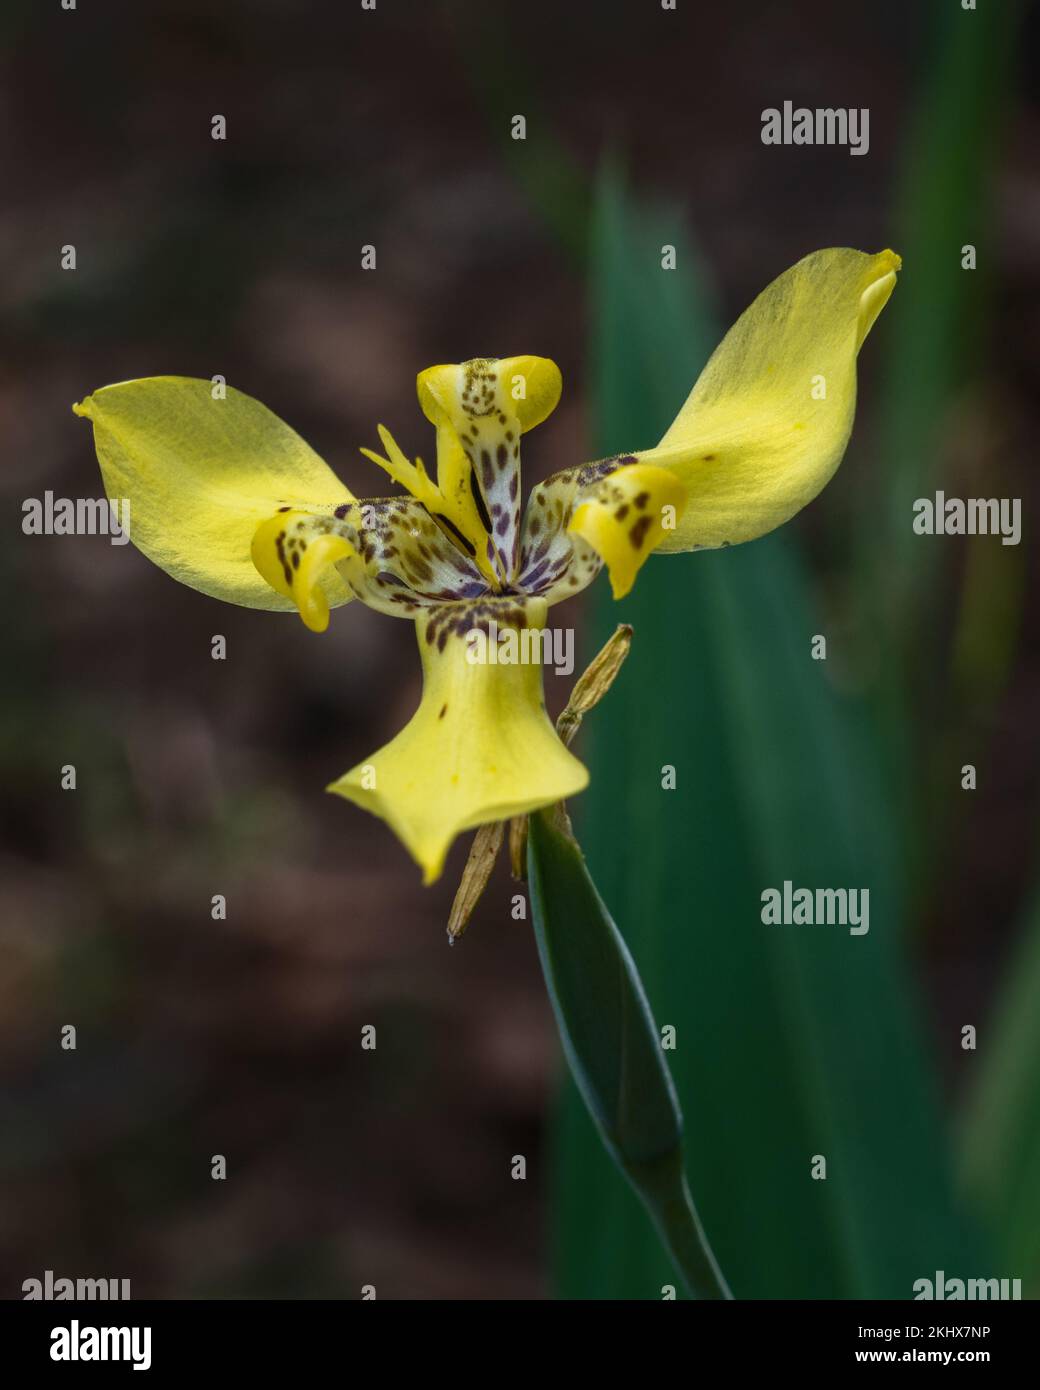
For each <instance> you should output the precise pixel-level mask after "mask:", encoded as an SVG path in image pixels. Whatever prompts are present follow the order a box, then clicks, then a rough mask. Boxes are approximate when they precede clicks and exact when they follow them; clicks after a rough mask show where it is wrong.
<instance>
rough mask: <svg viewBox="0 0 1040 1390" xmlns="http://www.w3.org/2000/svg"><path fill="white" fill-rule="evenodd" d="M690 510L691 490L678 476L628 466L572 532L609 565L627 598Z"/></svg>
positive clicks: (583, 510) (599, 491)
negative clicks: (649, 559) (688, 495)
mask: <svg viewBox="0 0 1040 1390" xmlns="http://www.w3.org/2000/svg"><path fill="white" fill-rule="evenodd" d="M685 506H686V489H685V488H684V487H683V485H682V483H681V482H680V481H679V479H678V478H677V477H676V475H675V474H674V473H672V472H670V471H669V470H668V469H666V468H656V467H654V466H653V465H652V464H648V463H633V464H628V465H626V466H625V467H622V468H619V469H617V471H616V472H614V473H611V474H609V475H608V476H607V477H606V478H604V479H603V481H602V482H600V483H598V484H596V486H595V489H594V491H593V493H592V496H591V497H590V498H588V500H586V501H582V502H580V503H579V504H578V506H577V507H576V508H575V511H574V515H573V517H572V518H571V523H570V525H569V526H568V528H567V530H568V532H573V533H575V534H577V535H579V536H581V537H582V539H583V540H584V541H585V542H586V543H587V544H588V545H590V546H591V547H592V549H593V550H594V551H595V552H596V554H597V555H598V556H599V557H600V559H602V561H603V562H604V564H605V565H606V566H607V569H608V571H609V573H610V586H611V588H612V589H613V591H614V597H615V598H624V596H625V595H626V594H627V593H628V591H629V590H630V589H631V587H632V585H633V584H634V583H635V578H636V575H637V574H638V572H639V569H640V566H641V565H643V564H644V563H645V561H646V558H647V556H648V555H650V554H651V552H652V551H653V550H654V549H656V547H657V546H658V545H660V543H661V541H662V540H663V539H664V538H665V537H667V536H671V535H673V534H674V533H675V529H676V526H677V525H678V523H679V521H680V518H681V517H682V514H683V510H684V508H685Z"/></svg>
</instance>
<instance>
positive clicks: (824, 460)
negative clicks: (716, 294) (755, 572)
mask: <svg viewBox="0 0 1040 1390" xmlns="http://www.w3.org/2000/svg"><path fill="white" fill-rule="evenodd" d="M900 264H901V263H900V259H899V257H898V256H897V255H896V254H895V253H894V252H893V251H882V252H880V253H879V254H877V255H874V256H871V255H866V254H865V253H864V252H862V251H852V250H849V249H846V248H837V249H831V250H826V251H816V252H814V253H813V254H812V255H811V256H806V257H805V259H804V260H801V261H799V262H798V263H797V265H794V266H792V267H791V269H790V270H787V271H785V272H784V274H783V275H781V276H780V277H779V279H777V280H774V281H773V283H772V284H771V285H770V286H768V288H767V289H766V290H764V291H763V293H762V294H760V295H759V297H758V298H757V299H756V300H755V302H754V303H753V304H752V305H751V307H750V308H749V309H747V310H746V311H745V313H744V314H742V315H741V317H740V318H739V319H738V320H737V322H736V323H735V324H734V326H733V327H732V328H731V329H730V331H729V333H727V334H726V337H725V338H724V339H723V340H722V343H721V344H720V346H719V347H718V348H717V349H716V351H715V353H714V354H713V356H712V358H711V360H710V361H709V362H708V365H707V366H706V367H705V369H704V371H703V373H702V374H701V377H700V379H699V380H698V382H697V384H696V385H695V386H694V388H693V390H692V392H691V393H690V395H689V397H688V399H687V401H686V404H685V405H684V406H683V408H682V410H681V411H680V412H679V415H678V417H677V418H676V420H675V422H674V424H673V425H672V426H671V428H670V429H669V430H668V433H667V434H666V435H665V436H664V438H663V439H662V440H661V443H660V445H659V446H658V447H657V448H656V449H651V450H649V451H647V452H641V453H640V454H639V458H640V461H641V462H647V463H656V464H659V465H660V466H662V467H664V468H668V469H671V470H673V471H674V472H675V473H676V474H677V475H678V476H679V478H680V479H681V480H682V482H683V484H684V486H685V489H686V493H687V497H688V502H689V505H688V506H687V508H686V514H685V516H684V518H683V520H682V521H681V522H680V524H679V526H678V527H677V528H676V530H675V531H674V532H671V533H670V534H669V535H667V536H665V537H664V538H663V539H662V541H661V545H660V547H659V549H660V550H662V551H676V550H692V549H695V548H697V547H700V546H721V545H735V544H737V543H738V542H740V541H748V540H753V539H754V538H755V537H756V536H762V535H764V534H765V533H766V532H767V531H772V530H773V529H774V527H777V526H780V525H781V524H782V523H783V522H785V521H788V520H789V519H790V518H791V517H792V516H794V515H795V513H796V512H798V511H800V510H801V508H802V507H804V506H805V505H806V503H807V502H810V501H811V500H812V499H813V498H814V497H815V496H816V494H817V493H818V492H819V491H820V490H821V489H822V488H823V487H824V485H825V484H826V483H827V482H828V481H829V480H830V478H831V477H832V476H833V474H834V472H835V470H836V469H837V467H838V465H839V463H840V462H841V459H842V455H843V454H844V452H845V446H846V444H847V443H848V439H849V435H850V433H851V431H852V421H853V415H854V413H855V407H856V354H857V353H858V352H859V349H860V347H861V346H862V344H863V340H864V339H865V338H866V336H867V334H868V333H869V331H870V329H871V327H872V325H873V323H874V321H875V319H876V318H877V316H878V314H879V313H880V312H881V310H882V309H883V308H884V306H885V304H886V302H887V300H888V297H889V295H890V294H891V293H892V290H893V288H894V286H895V282H896V272H897V271H898V270H899V268H900Z"/></svg>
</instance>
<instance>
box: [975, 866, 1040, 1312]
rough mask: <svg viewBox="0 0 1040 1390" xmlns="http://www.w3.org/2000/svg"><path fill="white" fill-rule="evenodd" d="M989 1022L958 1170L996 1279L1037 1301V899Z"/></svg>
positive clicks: (1039, 1119) (981, 1039) (1039, 1123)
mask: <svg viewBox="0 0 1040 1390" xmlns="http://www.w3.org/2000/svg"><path fill="white" fill-rule="evenodd" d="M1025 928H1026V929H1025V932H1024V934H1023V938H1022V942H1021V945H1020V947H1019V949H1018V952H1017V955H1016V958H1015V959H1014V960H1013V962H1012V965H1011V967H1010V969H1009V970H1008V974H1007V981H1006V984H1005V985H1004V988H1003V990H1002V991H1001V994H1000V996H999V997H998V1000H997V1003H996V1006H995V1008H994V1010H993V1014H992V1018H991V1020H989V1021H987V1023H986V1024H984V1025H983V1027H982V1028H980V1030H979V1037H978V1039H977V1041H978V1044H979V1047H978V1052H977V1053H976V1054H975V1056H977V1058H978V1065H979V1075H978V1078H977V1080H976V1083H975V1085H974V1087H973V1088H972V1090H971V1092H970V1094H969V1097H968V1103H967V1105H966V1106H965V1111H964V1120H963V1129H962V1135H961V1138H962V1155H961V1156H962V1170H963V1175H964V1179H965V1183H966V1186H967V1188H968V1191H969V1192H970V1194H971V1196H972V1198H973V1199H974V1200H975V1201H976V1202H977V1203H978V1206H979V1209H980V1211H981V1212H982V1213H983V1214H984V1216H985V1217H986V1219H987V1221H988V1222H989V1224H990V1225H991V1227H992V1229H993V1230H994V1232H995V1242H996V1248H997V1254H998V1258H999V1268H1000V1270H1001V1272H1002V1276H1003V1277H1007V1278H1016V1279H1021V1280H1022V1283H1023V1285H1024V1287H1025V1293H1026V1297H1027V1298H1035V1297H1037V1296H1038V1294H1040V1245H1038V1243H1037V1238H1036V1233H1037V1230H1038V1229H1040V1006H1038V1003H1037V1001H1038V1000H1040V893H1037V894H1036V895H1035V896H1034V899H1033V902H1032V904H1031V906H1030V909H1029V911H1028V913H1027V916H1026V923H1025Z"/></svg>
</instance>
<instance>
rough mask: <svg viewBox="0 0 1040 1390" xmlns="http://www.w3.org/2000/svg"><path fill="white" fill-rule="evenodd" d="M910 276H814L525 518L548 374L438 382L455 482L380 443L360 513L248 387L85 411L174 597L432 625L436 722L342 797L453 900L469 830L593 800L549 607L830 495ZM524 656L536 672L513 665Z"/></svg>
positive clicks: (114, 488) (171, 380) (311, 617)
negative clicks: (661, 418) (196, 593)
mask: <svg viewBox="0 0 1040 1390" xmlns="http://www.w3.org/2000/svg"><path fill="white" fill-rule="evenodd" d="M899 265H900V262H899V257H898V256H896V255H895V254H894V253H893V252H891V251H882V252H881V253H880V254H878V255H875V256H870V255H865V254H864V253H862V252H860V251H852V250H847V249H832V250H826V251H817V252H815V253H814V254H813V255H810V256H807V257H806V258H805V259H804V260H802V261H799V262H798V264H797V265H795V266H793V267H792V268H791V269H790V270H788V271H786V272H785V273H784V274H783V275H781V276H780V277H779V279H777V280H775V281H774V282H773V283H772V284H771V285H770V286H769V287H768V288H767V289H766V290H765V291H764V292H763V293H762V294H761V295H759V297H758V298H757V299H756V300H755V302H754V303H753V304H752V305H751V307H750V308H749V309H748V310H747V311H746V312H745V313H744V314H743V315H742V316H741V318H740V319H738V321H737V323H736V324H735V325H734V327H733V328H732V329H731V330H730V331H729V333H728V334H727V335H726V337H725V338H724V339H723V341H722V343H721V345H720V346H719V348H718V349H717V350H716V352H715V353H714V355H713V356H712V358H711V360H710V361H709V362H708V365H707V366H706V367H705V369H704V371H703V373H702V374H701V377H700V379H699V380H698V382H697V384H696V385H695V386H694V388H693V390H692V392H691V393H690V396H689V398H688V399H687V401H686V403H685V405H684V406H683V407H682V409H681V410H680V412H679V414H678V416H677V417H676V419H675V422H674V423H673V424H672V426H671V428H670V429H669V430H668V431H667V433H666V434H665V436H664V438H663V439H662V440H661V441H660V443H659V444H658V445H657V446H656V447H655V448H651V449H646V450H640V451H638V452H634V453H626V454H619V455H617V456H616V457H614V458H609V459H602V460H600V461H598V462H596V463H588V464H583V465H580V466H578V467H574V468H568V469H565V470H563V471H562V472H559V473H556V474H554V475H553V476H552V477H550V478H549V479H548V480H547V481H546V482H544V483H540V484H539V485H538V486H537V487H535V488H534V489H533V491H532V493H531V496H530V499H529V501H528V505H527V508H526V511H525V512H524V513H523V514H521V494H520V440H521V436H522V435H523V434H524V433H526V432H527V431H528V430H531V429H533V428H534V427H535V426H536V425H538V424H540V423H541V421H542V420H544V419H545V418H546V416H548V415H549V414H550V413H551V411H552V410H553V409H554V408H555V406H556V403H557V401H558V400H559V396H560V390H561V379H560V373H559V370H558V368H557V367H556V365H555V364H554V363H553V362H550V361H548V360H547V359H546V358H542V357H511V358H506V359H500V360H493V359H485V358H478V359H476V360H474V361H471V362H464V363H462V364H460V365H456V366H439V367H431V368H429V369H428V370H427V371H424V372H422V373H421V374H420V376H419V378H418V391H419V403H420V405H421V407H422V410H423V413H424V414H425V415H426V417H427V419H428V420H429V421H430V422H431V423H432V424H433V425H434V427H435V429H436V436H437V468H436V477H432V476H431V475H430V474H428V473H427V472H426V470H425V468H424V467H423V464H422V462H421V460H419V459H417V460H416V461H415V463H414V464H413V463H411V462H410V461H409V460H408V459H407V458H406V457H405V456H404V454H403V453H402V452H401V450H400V449H399V448H398V447H397V445H396V444H395V442H394V440H393V439H392V438H391V436H390V434H389V433H388V431H386V430H385V429H383V428H382V427H380V429H379V435H380V439H381V440H382V443H383V448H384V450H385V454H383V455H380V454H377V453H374V452H372V451H370V450H363V451H362V452H363V453H365V454H366V456H367V457H368V458H370V459H372V460H373V461H374V462H375V463H377V464H379V465H380V467H382V468H383V469H384V470H385V471H386V472H387V473H388V474H389V475H390V477H391V478H392V479H393V481H394V482H395V483H397V484H399V485H400V486H401V487H402V488H403V489H404V490H405V494H404V495H399V496H396V497H392V498H381V499H376V500H362V501H359V500H357V499H356V498H354V496H353V495H352V494H351V493H350V492H349V491H348V490H347V489H346V488H345V487H344V486H343V484H342V483H341V482H340V481H339V480H338V479H337V478H336V476H335V475H334V474H333V473H332V472H331V471H330V470H329V468H328V467H327V466H326V465H325V464H324V463H323V462H322V460H321V459H320V458H319V457H318V456H317V455H316V454H315V453H314V452H313V450H311V449H310V448H309V447H308V445H307V444H305V443H304V441H303V440H302V439H301V438H300V437H299V436H298V435H297V434H295V433H294V431H293V430H291V429H290V428H289V426H288V425H286V424H284V423H283V422H282V421H281V420H279V419H278V418H277V416H275V415H272V414H271V412H270V411H269V410H267V409H266V408H265V407H264V406H262V405H260V404H259V402H257V401H255V400H252V399H251V398H250V397H249V396H246V395H243V394H242V393H241V392H239V391H235V390H233V389H231V388H230V387H229V388H226V390H224V389H222V388H219V387H217V388H215V387H213V386H212V385H211V383H210V382H208V381H199V380H193V379H190V378H187V377H151V378H146V379H143V380H139V381H127V382H121V383H119V384H118V385H115V386H106V387H103V388H102V389H101V390H99V391H95V392H94V394H93V395H92V396H89V397H88V398H87V399H86V400H85V401H83V402H82V404H80V405H76V406H74V407H73V409H74V410H75V411H76V413H77V414H78V415H84V416H86V417H87V418H88V419H90V420H91V421H92V422H93V426H94V440H95V445H96V447H97V452H98V458H99V460H100V462H101V471H102V473H103V475H104V480H105V487H106V489H107V491H108V494H109V496H110V497H111V498H113V499H120V498H126V499H129V501H130V516H131V518H132V522H131V539H132V540H133V541H134V543H135V544H136V545H137V546H138V548H139V549H140V550H141V551H143V552H144V554H145V555H147V556H148V557H149V558H150V559H151V560H153V561H154V562H155V563H156V564H158V565H160V566H161V567H162V568H163V569H164V570H166V571H167V573H169V574H171V575H173V576H174V578H176V579H179V580H181V581H182V582H183V583H185V584H190V585H191V586H192V587H193V588H196V589H200V590H201V591H202V592H203V593H206V594H211V595H213V596H214V597H216V598H221V599H226V600H228V601H229V602H232V603H239V604H244V605H246V606H247V607H250V608H266V609H273V610H280V609H281V610H291V609H293V608H295V609H297V610H298V611H299V613H300V616H301V617H302V618H303V621H304V622H305V623H306V624H307V626H308V627H309V628H311V629H313V630H314V631H315V632H321V631H323V630H324V629H325V627H326V626H327V625H328V621H329V609H330V608H333V607H337V606H339V605H341V604H344V603H347V602H348V601H349V600H350V599H351V598H357V599H360V600H361V602H362V603H366V604H368V605H369V606H370V607H372V608H375V609H377V610H379V611H380V612H383V613H388V614H391V615H393V616H396V617H403V618H409V619H411V620H412V621H414V623H415V628H416V633H417V636H418V642H419V650H420V653H421V657H422V665H423V693H422V699H421V702H420V705H419V708H418V710H417V712H416V713H415V715H414V716H413V718H412V719H411V721H410V722H409V723H408V724H407V725H406V727H405V728H404V729H403V730H402V731H401V733H399V734H398V735H397V737H396V738H395V739H393V740H392V741H391V742H390V743H389V744H387V746H386V747H385V748H382V749H380V751H379V752H377V753H375V754H373V755H372V757H370V758H368V759H367V760H366V761H365V762H363V763H361V764H359V766H358V767H355V768H353V769H352V770H351V771H350V772H347V773H346V774H345V775H344V776H343V777H341V778H339V780H338V781H336V782H334V783H333V784H332V785H331V787H330V788H329V790H330V791H334V792H337V793H338V794H339V795H340V796H344V797H346V798H348V799H349V800H351V801H354V802H356V803H357V804H358V805H359V806H363V807H364V808H365V809H366V810H369V811H372V812H373V813H374V814H375V815H377V816H381V817H382V818H383V819H384V820H386V821H387V823H388V824H389V825H390V826H391V828H392V829H393V830H394V831H395V833H396V834H397V835H398V836H399V837H400V838H401V840H402V841H403V842H404V844H405V845H406V847H407V848H408V850H409V851H410V852H411V854H412V855H413V856H414V858H415V859H416V860H417V861H418V863H419V864H420V865H421V867H422V869H423V873H424V878H425V881H426V882H432V881H433V880H434V879H435V878H437V877H438V875H439V874H440V872H441V869H442V867H443V864H444V858H445V855H446V854H447V851H448V848H449V847H450V845H451V843H452V841H453V840H454V838H455V836H456V835H457V834H459V833H460V832H461V831H463V830H467V829H471V828H473V827H475V826H479V825H482V824H485V823H487V822H490V821H496V820H503V819H505V818H507V817H509V816H513V815H519V814H521V813H523V812H525V811H532V810H535V809H536V808H538V807H540V806H545V805H549V804H550V803H552V802H556V801H560V800H563V799H564V798H566V797H569V796H572V795H574V794H575V793H576V792H579V791H581V790H582V788H583V787H584V786H585V785H586V783H587V781H588V774H587V772H586V770H585V768H584V767H583V766H582V764H581V763H580V762H578V760H577V759H576V758H575V757H574V756H573V755H572V754H571V753H570V752H569V751H568V750H567V749H566V748H565V747H564V745H563V743H562V742H561V741H560V740H559V738H558V737H557V735H556V733H555V731H554V729H553V728H552V725H551V724H550V722H549V719H548V717H547V715H546V712H545V707H544V702H543V696H542V675H541V665H540V663H539V661H538V660H537V656H538V655H540V654H541V652H542V649H541V648H540V646H539V643H538V640H537V639H538V638H539V637H540V635H542V634H543V633H544V630H545V623H546V615H547V611H548V608H549V607H550V606H551V605H553V604H555V603H559V602H560V601H561V600H563V599H565V598H569V597H571V596H572V595H574V594H576V593H579V592H580V591H581V590H582V589H584V588H585V587H586V585H587V584H589V583H590V581H591V580H592V579H593V578H594V577H595V576H596V574H597V573H598V571H599V570H600V568H601V567H602V566H603V565H604V564H605V565H606V566H607V569H608V572H609V575H610V581H611V584H612V586H613V591H614V595H615V597H618V598H620V597H622V596H623V595H624V594H626V593H627V592H628V591H629V589H630V588H631V587H632V584H633V582H634V580H635V577H636V574H637V572H638V571H639V569H640V567H641V566H642V564H643V563H644V562H645V560H646V559H647V557H648V556H649V555H650V554H652V553H654V552H658V553H666V552H672V551H681V550H697V549H701V548H704V547H716V546H724V545H735V544H737V543H739V542H741V541H748V540H753V539H754V538H755V537H756V536H761V535H764V534H765V533H766V532H767V531H771V530H773V529H774V527H777V526H779V525H781V524H782V523H783V522H785V521H787V520H788V519H789V518H790V517H792V516H794V514H795V513H796V512H797V511H799V510H800V508H802V507H804V506H805V504H806V503H807V502H809V501H810V500H811V499H812V498H813V497H815V496H816V494H817V493H818V492H819V491H820V489H821V488H822V487H823V486H824V485H825V484H826V483H827V481H828V480H829V479H830V477H831V476H832V474H833V473H834V471H835V469H836V468H837V467H838V464H839V463H840V462H841V458H842V455H843V453H844V452H845V446H846V444H847V442H848V438H849V434H850V432H851V429H852V420H853V414H854V411H855V400H856V355H857V353H858V351H859V349H860V347H861V345H862V343H863V340H864V338H865V337H866V335H867V333H868V332H869V331H870V328H871V326H872V324H873V322H874V320H875V319H876V318H877V315H878V314H879V313H880V311H881V309H882V308H883V306H884V304H885V302H886V301H887V299H888V296H889V295H890V294H891V292H892V289H893V287H894V284H895V277H896V271H897V270H898V269H899ZM472 634H479V635H480V640H479V641H478V640H476V638H475V637H474V636H473V635H472ZM521 639H524V640H521ZM527 639H531V640H527ZM525 641H526V646H525ZM510 643H512V647H513V648H514V649H517V648H519V650H520V651H521V652H526V655H527V659H526V660H521V661H519V662H510V661H508V660H506V659H503V660H495V656H496V653H497V652H498V651H499V650H500V649H501V648H504V647H507V646H509V644H510ZM504 655H505V653H504Z"/></svg>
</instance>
